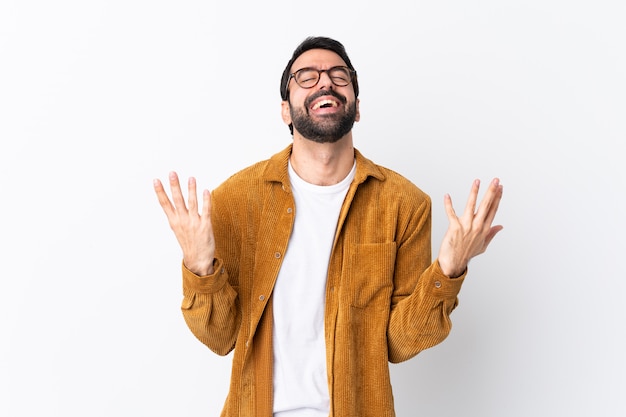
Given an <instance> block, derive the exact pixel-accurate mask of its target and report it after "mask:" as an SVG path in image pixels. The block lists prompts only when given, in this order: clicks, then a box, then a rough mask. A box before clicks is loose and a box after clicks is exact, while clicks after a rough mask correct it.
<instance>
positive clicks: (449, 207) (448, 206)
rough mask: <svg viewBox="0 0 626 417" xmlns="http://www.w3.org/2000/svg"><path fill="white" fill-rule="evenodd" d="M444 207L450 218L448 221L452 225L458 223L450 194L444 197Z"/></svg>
mask: <svg viewBox="0 0 626 417" xmlns="http://www.w3.org/2000/svg"><path fill="white" fill-rule="evenodd" d="M443 206H444V207H445V209H446V215H447V216H448V221H449V222H450V223H453V222H455V223H456V222H457V221H458V217H457V215H456V212H455V211H454V207H453V206H452V197H450V194H446V195H445V196H444V197H443Z"/></svg>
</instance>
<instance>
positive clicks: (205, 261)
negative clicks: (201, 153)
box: [154, 172, 215, 276]
mask: <svg viewBox="0 0 626 417" xmlns="http://www.w3.org/2000/svg"><path fill="white" fill-rule="evenodd" d="M169 181H170V189H171V190H172V200H173V202H174V203H173V204H172V202H171V201H170V199H169V198H168V196H167V193H166V192H165V190H164V189H163V184H161V181H159V180H158V179H155V180H154V191H155V192H156V194H157V197H158V199H159V203H160V204H161V207H162V208H163V211H164V212H165V215H166V216H167V220H168V222H169V224H170V227H171V228H172V230H173V231H174V234H175V235H176V239H177V240H178V243H179V245H180V247H181V249H182V250H183V263H184V264H185V266H186V267H187V269H189V270H190V271H191V272H193V273H195V274H196V275H200V276H205V275H210V274H212V273H213V258H214V255H215V238H214V236H213V226H212V225H211V194H210V193H209V191H208V190H204V191H203V193H202V212H201V213H198V200H197V195H196V180H195V178H193V177H191V178H189V184H188V203H189V209H187V206H186V205H185V200H184V199H183V194H182V192H181V190H180V183H179V181H178V176H177V175H176V173H175V172H171V173H170V175H169Z"/></svg>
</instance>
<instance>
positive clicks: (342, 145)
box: [291, 133, 354, 185]
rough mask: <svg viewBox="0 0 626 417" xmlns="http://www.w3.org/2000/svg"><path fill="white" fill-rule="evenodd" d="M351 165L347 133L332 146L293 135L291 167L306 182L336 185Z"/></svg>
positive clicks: (348, 135)
mask: <svg viewBox="0 0 626 417" xmlns="http://www.w3.org/2000/svg"><path fill="white" fill-rule="evenodd" d="M353 165H354V147H353V145H352V135H351V134H350V133H349V134H347V135H346V136H344V137H343V138H341V139H340V140H338V141H337V142H334V143H317V142H313V141H311V140H308V139H305V138H303V137H302V136H300V135H295V134H294V138H293V150H292V152H291V166H292V167H293V169H294V170H295V171H296V173H297V174H298V176H299V177H300V178H302V179H303V180H305V181H306V182H308V183H310V184H315V185H333V184H337V183H339V182H340V181H341V180H343V179H344V178H345V177H346V176H347V175H348V173H349V172H350V170H351V169H352V166H353Z"/></svg>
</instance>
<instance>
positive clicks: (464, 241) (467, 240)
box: [438, 178, 503, 277]
mask: <svg viewBox="0 0 626 417" xmlns="http://www.w3.org/2000/svg"><path fill="white" fill-rule="evenodd" d="M479 187H480V181H479V180H475V181H474V183H473V184H472V189H471V192H470V195H469V198H468V200H467V205H466V206H465V211H464V212H463V215H462V216H461V217H457V215H456V213H455V211H454V208H453V207H452V199H451V198H450V195H447V194H446V196H445V198H444V205H445V209H446V214H447V216H448V221H449V223H450V224H449V226H448V230H447V231H446V233H445V235H444V237H443V241H442V242H441V247H440V249H439V256H438V260H439V265H440V266H441V270H442V271H443V273H444V274H446V275H447V276H449V277H458V276H460V275H462V274H463V272H465V269H466V268H467V264H468V263H469V261H470V259H472V258H473V257H474V256H476V255H480V254H481V253H483V252H485V250H486V249H487V246H489V243H490V242H491V240H492V239H493V238H494V236H495V235H496V234H497V233H498V232H499V231H500V230H502V229H503V227H502V226H500V225H498V226H492V225H491V223H492V222H493V219H494V218H495V216H496V212H497V211H498V205H499V204H500V200H501V199H502V185H500V180H499V179H497V178H495V179H493V180H492V181H491V183H490V184H489V189H488V190H487V192H486V193H485V196H484V197H483V200H482V201H481V203H480V206H479V207H478V210H476V201H477V199H478V189H479Z"/></svg>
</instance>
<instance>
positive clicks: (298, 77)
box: [287, 66, 356, 88]
mask: <svg viewBox="0 0 626 417" xmlns="http://www.w3.org/2000/svg"><path fill="white" fill-rule="evenodd" d="M323 72H325V73H326V74H328V78H330V81H332V83H333V84H335V85H336V86H337V87H345V86H347V85H348V84H350V83H351V82H352V79H353V78H354V77H355V76H356V71H354V70H351V69H350V68H348V67H343V66H338V67H332V68H329V69H325V70H318V69H315V68H301V69H299V70H298V71H296V72H294V73H292V74H289V80H287V83H289V81H290V80H291V79H292V78H293V79H294V80H295V81H296V83H297V84H298V85H299V86H300V87H302V88H313V87H315V86H316V85H317V83H318V82H319V81H320V78H321V76H322V73H323Z"/></svg>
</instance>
